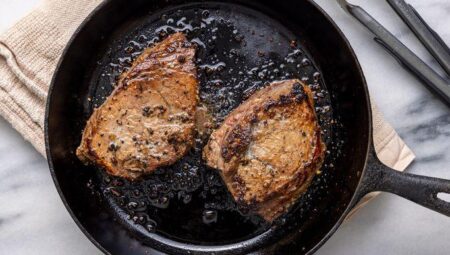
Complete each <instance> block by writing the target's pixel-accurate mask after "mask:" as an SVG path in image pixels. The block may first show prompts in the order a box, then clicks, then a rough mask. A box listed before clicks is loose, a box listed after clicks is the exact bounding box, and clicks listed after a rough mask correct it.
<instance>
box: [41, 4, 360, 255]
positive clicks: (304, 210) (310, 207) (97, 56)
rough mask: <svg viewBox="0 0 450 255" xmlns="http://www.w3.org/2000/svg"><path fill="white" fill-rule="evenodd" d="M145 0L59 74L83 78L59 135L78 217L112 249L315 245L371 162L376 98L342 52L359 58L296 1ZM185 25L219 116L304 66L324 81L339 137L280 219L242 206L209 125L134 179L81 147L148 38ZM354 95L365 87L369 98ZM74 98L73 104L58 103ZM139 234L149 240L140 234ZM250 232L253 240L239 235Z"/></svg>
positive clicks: (58, 152)
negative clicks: (296, 8)
mask: <svg viewBox="0 0 450 255" xmlns="http://www.w3.org/2000/svg"><path fill="white" fill-rule="evenodd" d="M144 2H145V1H144ZM144 2H142V3H140V2H139V1H137V3H136V4H130V6H127V8H128V10H133V11H130V14H129V15H128V16H127V17H126V18H124V17H125V16H126V15H125V16H124V17H122V19H117V20H114V19H113V18H110V19H112V22H111V24H115V28H114V30H111V31H109V30H105V31H104V32H103V33H102V34H101V36H99V35H97V38H99V39H96V40H92V42H91V49H89V50H87V52H86V53H89V54H87V55H88V56H86V55H85V56H84V57H78V55H77V54H79V53H77V52H75V53H70V48H69V50H68V53H67V54H69V57H68V58H69V59H70V57H72V58H73V59H74V60H73V61H75V63H77V62H78V63H80V62H84V63H85V66H86V67H85V68H79V69H78V70H77V72H76V74H77V76H78V77H77V78H73V77H70V75H69V73H67V74H66V76H64V74H63V75H62V76H63V77H62V78H60V79H59V80H58V76H56V78H55V83H56V84H57V83H58V82H59V83H62V82H63V81H66V82H68V83H69V84H72V85H70V88H69V89H68V91H64V92H57V91H58V90H62V88H61V86H60V87H58V85H54V90H55V91H53V92H52V95H51V99H50V101H49V102H50V103H49V109H48V111H49V124H48V135H49V143H50V147H51V148H52V149H51V158H52V159H53V160H54V162H53V165H54V168H55V175H56V178H57V182H58V184H59V185H60V189H61V190H62V192H63V193H64V196H65V197H66V200H67V203H68V204H69V207H70V208H71V209H72V211H73V213H74V215H75V218H77V219H78V220H79V221H80V223H81V225H83V227H85V228H86V229H87V231H88V232H89V234H90V235H93V236H95V240H96V241H97V242H99V243H101V245H102V246H103V247H106V249H107V250H120V251H123V252H125V251H133V252H136V253H137V254H144V252H148V251H149V250H150V248H149V247H147V245H148V246H151V247H154V248H156V249H158V250H163V251H166V252H175V253H184V252H188V251H189V250H192V251H201V250H202V249H200V248H199V247H221V246H222V247H226V249H225V250H224V251H226V253H227V254H228V252H229V251H235V252H238V251H239V252H242V251H254V250H266V251H267V252H275V251H277V252H291V251H294V250H295V251H297V250H298V251H303V252H307V251H308V250H309V249H311V248H312V247H314V246H315V244H317V243H318V242H319V241H320V240H321V239H322V237H323V236H324V235H325V234H326V233H328V232H329V231H330V229H331V228H332V227H333V226H334V224H335V223H336V222H337V221H338V219H339V217H340V216H341V214H342V213H343V212H344V210H345V209H346V207H347V205H348V203H349V201H350V199H351V196H352V194H353V192H354V190H355V189H356V185H357V182H358V180H359V177H358V173H356V171H355V170H354V169H357V168H358V167H357V165H361V164H363V162H358V160H355V161H353V162H351V161H349V160H347V159H348V157H350V155H353V156H354V154H352V153H356V154H357V153H364V152H363V151H362V150H359V151H358V146H360V147H361V146H363V144H364V139H367V138H365V137H363V134H364V132H363V131H361V130H363V129H364V128H365V127H362V125H367V123H365V124H361V123H364V117H363V115H364V113H363V111H364V109H359V110H358V109H355V108H354V107H355V104H358V103H359V104H363V103H364V102H363V101H364V98H363V97H362V95H363V94H364V89H362V90H361V91H358V90H357V89H353V88H352V87H351V86H353V85H352V84H351V83H350V80H351V79H352V75H357V74H349V73H347V72H346V71H345V70H340V69H341V68H342V67H340V66H335V64H339V61H341V62H342V63H341V64H345V63H346V61H351V60H345V59H339V60H335V61H336V63H332V62H333V61H332V60H331V61H330V60H329V59H328V56H327V55H326V52H327V51H332V50H331V49H326V50H324V49H323V48H322V47H323V46H325V44H324V43H323V42H322V45H316V44H314V43H313V42H314V41H315V40H316V39H314V38H315V37H317V36H319V35H318V34H317V33H320V31H314V29H313V30H311V27H314V25H313V24H311V23H309V22H312V21H313V19H312V18H311V19H309V20H308V19H306V20H308V21H307V22H304V23H301V22H300V23H298V22H292V21H295V20H293V19H292V18H288V17H289V15H287V13H284V14H283V13H281V12H280V11H279V10H277V9H279V8H282V6H283V4H281V5H280V6H279V7H277V8H270V7H271V4H269V3H265V4H262V2H261V3H258V4H255V5H251V4H250V5H249V4H245V3H244V2H239V1H236V3H234V1H233V3H231V2H227V3H218V2H202V3H183V2H179V3H174V4H167V3H166V4H162V3H161V6H158V5H157V4H155V5H150V4H149V3H144ZM157 2H158V1H157ZM162 2H164V1H162ZM169 2H170V1H169ZM105 5H106V7H105V8H112V9H114V8H117V9H116V11H118V10H119V9H120V6H117V5H114V4H112V3H109V5H110V6H111V7H108V3H107V4H105ZM300 5H302V4H300ZM303 5H305V6H304V8H313V6H310V5H308V4H305V3H303ZM149 10H150V12H149ZM283 10H285V9H283ZM302 12H305V11H302ZM292 15H294V14H292ZM105 19H106V20H107V18H106V17H105ZM300 20H305V17H303V18H301V19H300ZM318 27H319V28H320V26H318ZM82 32H83V31H82ZM82 32H81V33H82ZM174 32H183V33H185V34H186V35H187V37H188V39H189V40H190V41H191V42H192V43H194V44H195V45H196V47H197V55H196V64H197V67H198V75H199V81H200V101H201V103H202V105H203V106H204V107H206V108H207V109H208V112H209V113H210V115H212V117H213V119H214V120H215V123H216V124H217V125H219V124H220V123H221V122H222V121H223V119H224V118H225V117H226V116H227V114H228V113H230V111H232V110H233V109H234V108H235V107H237V106H238V105H239V104H240V103H241V102H242V101H243V100H245V99H246V98H247V97H248V96H250V95H251V94H252V93H253V92H254V91H256V90H257V89H259V88H262V87H264V86H266V85H267V84H268V83H270V82H272V81H277V80H283V79H290V78H297V79H300V80H302V81H304V82H305V83H306V84H308V85H309V86H310V87H311V88H312V90H313V91H314V94H315V98H314V100H315V103H316V112H317V115H318V118H319V121H320V124H321V127H322V132H323V133H322V136H323V138H324V141H325V142H326V144H327V148H328V151H327V154H326V159H325V163H324V167H323V169H322V171H321V173H320V174H318V175H317V176H316V177H315V179H314V181H313V183H312V185H311V187H310V188H309V189H308V191H307V193H306V194H305V195H303V196H302V197H301V198H300V199H299V201H298V203H297V204H296V205H295V206H294V207H293V208H292V210H291V211H290V212H289V213H288V214H286V216H283V217H281V218H280V219H278V220H277V221H275V222H274V223H273V225H269V224H268V223H266V222H264V221H263V220H262V219H260V218H259V217H256V216H251V215H245V214H242V212H240V211H239V210H238V209H237V207H236V204H235V202H234V201H233V199H232V197H231V195H230V194H229V193H228V191H227V189H226V187H225V186H224V184H223V182H222V181H221V178H220V176H219V175H218V174H217V172H216V171H214V170H213V169H210V168H207V167H206V166H205V164H204V162H203V160H202V158H201V151H202V148H203V147H204V145H205V144H206V142H207V141H208V137H207V136H205V137H202V136H200V135H198V136H197V137H196V142H195V146H194V148H192V150H191V151H190V152H189V153H188V154H187V155H186V156H185V157H183V158H182V159H181V160H179V161H178V162H177V163H175V164H174V165H172V166H169V167H165V168H161V169H158V170H157V171H156V172H155V173H153V174H151V175H149V176H147V177H145V178H144V179H142V180H138V181H134V182H131V181H127V180H123V179H120V178H115V177H111V176H108V175H106V174H105V173H104V172H103V171H102V170H101V169H98V168H96V167H93V166H83V165H82V164H81V162H79V160H78V159H77V158H76V157H75V156H74V151H75V149H76V147H77V146H78V145H79V142H80V140H81V132H82V130H83V128H84V125H85V123H86V120H87V119H88V118H89V116H90V115H91V114H92V111H93V110H94V108H95V107H98V106H99V105H101V104H102V103H103V101H104V100H105V99H106V97H107V96H108V95H109V94H110V93H111V92H112V90H113V89H114V86H115V84H116V81H117V78H118V76H119V75H120V74H121V73H122V72H123V71H125V70H127V69H128V68H129V67H130V65H131V63H132V61H133V60H134V59H135V58H136V57H137V56H138V55H139V54H140V53H141V52H142V50H143V49H145V48H146V47H150V46H152V45H154V44H155V43H157V42H159V41H161V40H162V39H164V38H165V37H166V36H167V35H169V34H171V33H174ZM86 34H87V35H85V36H84V38H81V39H79V40H81V41H80V42H78V43H79V44H80V45H89V42H88V41H89V38H92V37H93V35H92V33H91V34H90V33H86ZM310 36H312V37H313V38H311V37H310ZM324 36H325V35H324ZM325 37H326V36H325ZM331 45H332V46H335V47H337V49H338V50H339V47H343V46H342V45H339V43H335V45H333V43H331ZM344 48H345V47H344ZM322 51H323V52H322ZM70 54H72V55H73V56H71V55H70ZM334 54H338V55H339V54H342V53H339V52H338V53H336V52H335V53H334ZM82 58H84V59H82ZM66 59H67V58H66ZM66 61H67V60H66ZM330 64H334V65H333V66H329V65H330ZM349 65H350V66H351V63H350V64H349ZM60 68H62V69H63V70H62V71H61V70H60V71H59V72H60V73H64V72H68V70H64V62H62V64H61V67H60ZM69 69H70V68H69ZM58 75H60V76H61V74H58ZM72 75H73V74H72ZM74 81H78V85H73V84H75V83H74ZM342 81H345V82H342ZM355 82H358V81H357V79H355ZM66 86H68V85H66ZM358 93H359V94H358ZM56 95H58V96H60V97H61V98H55V97H56ZM353 96H360V97H361V99H359V100H361V102H358V100H354V99H353V98H352V97H353ZM63 104H65V107H67V108H66V109H64V110H63V109H61V108H57V107H62V106H63ZM358 111H361V112H358ZM57 116H58V117H57ZM361 116H362V117H361ZM356 122H361V123H358V124H359V125H360V127H356V126H352V125H354V124H355V123H356ZM62 123H65V124H62ZM62 126H63V127H62ZM367 128H368V127H367ZM352 129H356V131H353V130H352ZM350 134H352V135H353V136H357V137H358V136H359V137H362V138H363V140H361V141H359V143H361V144H355V141H354V140H353V139H354V138H352V137H351V136H350ZM360 169H361V168H360ZM76 193H78V195H76ZM81 208H82V209H81ZM112 231H117V232H112ZM108 233H109V234H108ZM113 233H114V234H113ZM135 238H136V239H138V240H139V242H130V240H132V239H135ZM125 240H128V241H125ZM243 241H245V242H248V244H246V245H244V246H242V245H241V246H236V244H239V243H240V242H243ZM126 242H129V244H128V245H126V244H125V243H126ZM130 243H131V245H130ZM183 245H185V249H184V248H183V247H182V246H183ZM126 247H127V248H126ZM212 249H213V248H212ZM218 251H220V249H219V248H218ZM153 252H154V251H153Z"/></svg>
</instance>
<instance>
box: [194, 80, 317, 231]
mask: <svg viewBox="0 0 450 255" xmlns="http://www.w3.org/2000/svg"><path fill="white" fill-rule="evenodd" d="M324 151H325V144H324V143H323V142H322V138H321V135H320V127H319V124H318V121H317V117H316V114H315V111H314V102H313V99H312V92H311V90H310V89H309V87H308V86H306V85H304V84H302V83H301V82H300V81H299V80H285V81H280V82H274V83H272V84H270V85H269V86H267V87H265V88H263V89H261V90H259V91H257V92H256V93H254V94H253V95H252V96H251V97H250V98H249V99H248V100H246V101H245V102H244V103H242V104H241V105H240V106H239V107H237V108H236V109H235V110H234V111H233V112H232V113H231V114H230V115H229V116H228V117H227V118H226V119H225V121H224V123H223V124H222V126H221V127H220V128H219V129H217V130H215V131H214V132H213V134H212V135H211V138H210V140H209V142H208V144H207V145H206V146H205V148H204V151H203V158H204V159H205V160H206V162H207V164H208V166H210V167H212V168H215V169H218V170H219V171H220V174H221V176H222V178H223V180H224V182H225V183H226V185H227V187H228V189H229V191H230V192H231V194H232V195H233V197H234V198H235V200H236V201H237V203H238V204H239V205H240V207H241V208H242V209H245V211H248V212H253V213H256V214H259V215H260V216H262V217H263V218H264V219H265V220H267V221H269V222H271V221H273V220H274V219H276V218H277V217H279V216H280V215H281V214H283V213H284V212H286V211H287V210H288V209H289V208H290V206H291V205H292V204H293V203H294V202H295V201H296V200H297V199H298V198H299V197H300V196H301V195H302V194H303V193H304V192H305V191H306V190H307V188H308V186H309V184H310V183H311V180H312V178H313V177H314V175H315V173H316V172H317V171H318V170H319V169H320V168H321V166H322V162H323V158H324Z"/></svg>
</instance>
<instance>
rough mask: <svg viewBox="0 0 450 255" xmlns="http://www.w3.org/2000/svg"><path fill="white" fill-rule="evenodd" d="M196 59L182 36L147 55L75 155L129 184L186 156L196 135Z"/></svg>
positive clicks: (98, 113)
mask: <svg viewBox="0 0 450 255" xmlns="http://www.w3.org/2000/svg"><path fill="white" fill-rule="evenodd" d="M194 55H195V48H194V47H193V45H191V43H190V42H189V41H187V39H186V37H185V36H184V34H182V33H175V34H172V35H170V36H169V37H167V38H166V39H165V40H163V41H162V42H160V43H158V44H156V45H155V46H154V47H151V48H147V49H146V50H144V52H143V53H142V54H141V55H140V56H139V57H138V58H137V59H136V60H135V61H134V62H133V65H132V66H131V68H130V69H129V70H128V71H127V72H125V73H123V74H122V75H121V77H120V79H119V81H118V83H117V86H116V88H115V90H114V91H113V92H112V94H111V95H110V96H109V97H108V98H107V99H106V101H105V102H104V103H103V104H102V105H101V106H100V107H99V108H97V109H96V110H94V112H93V114H92V116H91V117H90V118H89V120H88V121H87V124H86V127H85V129H84V132H83V137H82V140H81V144H80V146H79V147H78V149H77V151H76V154H77V156H78V157H79V158H80V159H81V160H82V161H84V162H85V163H94V164H96V165H98V166H100V167H102V168H104V169H105V170H106V171H107V172H108V173H109V174H111V175H115V176H120V177H125V178H128V179H135V178H138V177H140V176H142V175H144V174H148V173H151V172H152V171H154V170H155V169H156V168H158V167H161V166H167V165H170V164H173V163H174V162H175V161H177V160H178V159H179V158H181V157H183V156H184V155H185V153H186V152H187V151H188V150H189V149H190V147H191V146H192V144H193V140H194V131H195V130H194V125H195V124H194V115H195V110H196V106H197V103H198V81H197V73H196V67H195V65H194Z"/></svg>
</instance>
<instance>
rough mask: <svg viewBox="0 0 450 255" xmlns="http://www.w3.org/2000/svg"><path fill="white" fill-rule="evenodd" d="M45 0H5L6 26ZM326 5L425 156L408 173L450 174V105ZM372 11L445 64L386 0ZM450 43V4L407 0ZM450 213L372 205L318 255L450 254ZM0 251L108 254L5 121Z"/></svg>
mask: <svg viewBox="0 0 450 255" xmlns="http://www.w3.org/2000/svg"><path fill="white" fill-rule="evenodd" d="M40 1H41V0H15V1H11V0H0V6H1V8H0V32H1V31H3V30H4V29H6V28H7V27H8V26H10V25H11V24H13V23H14V22H15V21H16V20H18V19H19V18H20V17H22V16H23V15H25V14H26V13H27V12H28V11H29V10H30V9H31V8H33V6H35V5H36V4H38V3H39V2H40ZM317 2H318V3H319V4H320V5H321V6H322V7H323V8H324V9H325V10H326V11H327V12H328V13H329V14H330V15H331V16H332V17H333V19H335V20H336V22H337V23H338V25H339V26H340V27H341V29H342V30H343V31H344V33H345V34H346V35H347V37H348V38H349V40H350V42H351V44H352V45H353V47H354V49H355V51H356V53H357V55H358V58H359V60H360V62H361V65H362V67H363V69H364V72H365V75H366V78H367V81H368V84H369V87H370V91H371V93H372V96H373V97H374V98H375V100H376V102H377V104H378V105H379V108H380V109H381V111H382V112H383V113H384V114H385V116H386V118H387V119H388V120H389V121H390V122H391V123H392V125H393V126H394V127H395V128H396V130H397V131H398V133H399V134H400V135H401V136H402V137H403V138H404V140H405V141H406V143H407V144H408V145H409V146H410V147H411V148H412V149H413V151H414V152H415V153H416V154H417V159H416V161H415V162H414V163H413V165H412V166H411V167H409V169H408V171H409V172H413V173H418V174H424V175H430V176H436V177H442V178H449V179H450V152H449V151H450V109H449V108H447V107H446V106H444V104H442V103H441V102H440V101H439V100H437V99H436V98H435V97H434V96H432V95H431V94H430V92H428V91H427V90H426V89H425V88H424V87H423V86H422V85H421V84H420V82H419V81H417V80H416V79H415V78H413V77H412V76H411V75H409V74H408V73H407V72H406V71H404V70H403V69H402V68H401V67H400V66H399V65H398V63H397V62H396V61H395V60H394V59H393V58H392V57H390V55H389V54H387V53H386V52H385V51H383V50H382V49H381V48H380V47H379V46H378V45H377V44H376V43H374V42H373V41H372V40H371V36H370V34H369V33H368V32H367V31H366V30H365V29H364V28H363V27H362V26H360V25H359V24H358V23H357V22H356V21H355V20H353V19H352V18H350V17H349V16H348V15H347V14H346V13H344V12H343V11H342V10H340V9H339V7H338V5H337V3H336V2H335V1H332V0H317ZM353 2H355V3H358V4H360V5H361V6H363V7H365V8H366V9H367V10H368V11H370V13H371V14H373V16H374V17H375V18H377V19H379V20H380V21H382V23H383V24H384V25H385V26H386V27H388V28H389V29H391V31H393V32H394V34H395V35H396V36H398V37H399V38H400V39H401V40H402V41H403V42H405V43H406V44H407V45H408V46H410V47H411V48H412V49H413V50H414V51H415V52H417V53H418V54H419V55H420V56H422V57H423V58H424V59H425V60H427V62H429V63H431V64H432V65H434V66H436V63H435V61H432V60H431V57H430V55H429V54H428V53H427V52H426V51H425V50H424V49H423V48H422V47H421V46H420V44H419V43H418V42H417V40H416V39H415V37H414V36H413V35H412V34H411V32H410V31H409V30H408V28H407V27H406V26H405V25H404V24H403V23H402V22H401V21H400V19H399V18H398V17H397V16H396V15H395V13H394V12H393V11H392V10H391V9H390V8H389V6H388V5H387V3H386V2H385V1H367V0H366V1H364V0H361V1H357V0H353ZM408 2H410V3H411V4H412V5H413V6H414V7H416V9H417V10H418V11H419V12H420V13H421V14H422V16H423V17H424V18H425V19H426V20H427V22H428V23H429V25H430V26H431V27H433V28H434V29H435V30H436V31H437V32H438V33H439V34H440V35H441V36H442V37H443V39H444V41H446V42H447V43H448V44H450V1H449V0H408ZM449 236H450V219H449V218H447V217H445V216H442V215H440V214H438V213H435V212H432V211H430V210H427V209H424V208H422V207H420V206H418V205H415V204H413V203H412V202H409V201H407V200H404V199H401V198H399V197H397V196H394V195H389V194H382V195H380V196H378V197H377V198H376V199H375V200H374V201H373V202H372V203H370V204H369V205H368V206H367V207H365V208H363V209H362V210H361V211H360V212H359V213H358V214H357V215H356V216H355V217H353V218H352V220H351V221H350V222H348V223H346V224H344V225H343V226H342V227H341V228H340V229H339V230H338V231H337V233H336V234H335V235H334V236H333V237H332V238H331V239H330V240H329V241H328V242H327V243H326V244H325V246H324V247H323V248H321V249H320V250H319V251H318V254H321V255H327V254H333V255H339V254H342V255H347V254H384V255H389V254H393V255H394V254H409V255H412V254H449V253H450V239H449ZM0 254H27V255H28V254H46V255H52V254H67V255H71V254H101V253H100V251H99V250H97V249H96V248H95V247H94V245H92V244H91V243H90V242H89V241H88V239H87V238H86V237H85V236H84V235H83V234H82V233H81V231H80V230H79V229H78V228H77V226H76V225H75V223H74V222H73V221H72V219H71V218H70V216H69V214H68V213H67V212H66V210H65V208H64V206H63V204H62V202H61V200H60V198H59V196H58V194H57V192H56V189H55V187H54V185H53V181H52V180H51V177H50V173H49V171H48V167H47V163H46V161H45V159H44V158H43V157H42V156H40V155H39V154H38V153H37V152H36V151H34V150H33V148H32V147H31V145H29V144H28V143H27V142H25V141H24V140H23V139H22V138H21V137H20V135H19V134H18V133H17V132H16V131H14V130H13V129H12V128H11V126H10V125H9V124H8V123H6V121H5V120H3V119H1V118H0Z"/></svg>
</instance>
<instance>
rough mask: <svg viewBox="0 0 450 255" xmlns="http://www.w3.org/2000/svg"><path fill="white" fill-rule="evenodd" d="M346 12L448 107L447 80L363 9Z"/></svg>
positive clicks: (349, 6)
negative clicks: (373, 35)
mask: <svg viewBox="0 0 450 255" xmlns="http://www.w3.org/2000/svg"><path fill="white" fill-rule="evenodd" d="M347 10H348V11H349V12H350V13H351V14H352V15H353V16H354V17H355V18H356V19H358V20H359V21H360V22H361V23H362V24H363V25H364V26H366V27H367V28H368V29H369V30H370V31H371V32H372V33H373V34H375V36H376V38H375V40H376V41H377V42H378V43H380V44H381V45H383V46H384V47H385V48H386V49H387V50H388V51H389V52H390V53H391V54H392V55H394V56H395V57H396V58H397V59H398V61H400V63H402V64H403V65H404V66H406V67H407V69H408V70H409V71H410V72H411V73H412V74H414V75H416V76H417V77H418V78H419V79H421V80H422V81H424V82H425V84H426V85H427V86H428V87H429V88H430V89H431V90H432V91H434V92H436V93H437V94H438V95H439V96H441V98H442V99H443V100H444V101H445V102H446V103H447V105H450V85H449V81H448V80H446V79H444V78H442V77H441V76H440V75H439V74H438V73H436V72H435V71H434V70H433V69H432V68H431V67H429V66H428V65H427V64H426V63H425V62H423V61H422V60H421V59H420V58H419V57H417V55H416V54H414V53H413V52H412V51H411V50H410V49H408V48H407V47H406V46H405V45H404V44H403V43H402V42H401V41H399V40H398V39H397V38H396V37H395V36H394V35H393V34H391V33H390V32H389V31H388V30H387V29H386V28H384V27H383V26H382V25H381V24H380V23H379V22H378V21H376V20H375V19H374V18H373V17H372V16H371V15H370V14H368V13H367V12H366V11H365V10H364V9H362V8H361V7H359V6H355V5H351V4H348V5H347Z"/></svg>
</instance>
